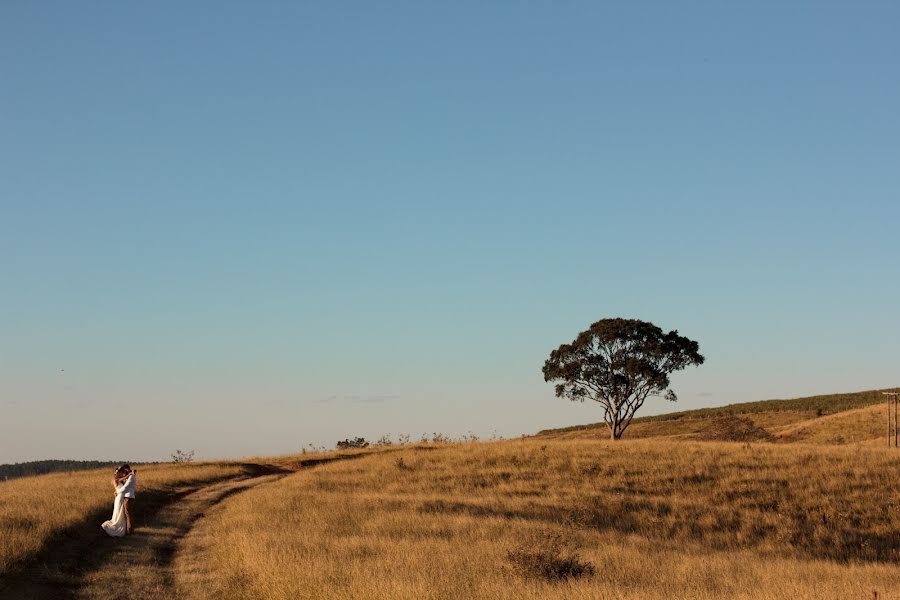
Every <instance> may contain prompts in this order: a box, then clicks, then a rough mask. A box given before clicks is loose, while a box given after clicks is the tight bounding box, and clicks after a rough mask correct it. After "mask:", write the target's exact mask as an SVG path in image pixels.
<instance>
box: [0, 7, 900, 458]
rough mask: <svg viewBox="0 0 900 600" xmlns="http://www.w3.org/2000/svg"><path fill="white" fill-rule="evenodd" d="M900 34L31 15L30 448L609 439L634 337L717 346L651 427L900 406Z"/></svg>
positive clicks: (69, 451) (4, 169) (467, 18)
mask: <svg viewBox="0 0 900 600" xmlns="http://www.w3.org/2000/svg"><path fill="white" fill-rule="evenodd" d="M898 22H900V9H898V8H897V5H896V4H895V3H889V2H882V3H878V2H871V3H854V4H852V5H851V4H850V3H827V2H811V3H791V4H790V5H789V6H785V4H784V3H768V2H761V3H752V6H751V5H749V4H747V5H743V6H726V5H725V4H724V3H718V2H709V3H663V2H659V3H654V2H639V3H638V2H635V3H616V4H613V3H587V2H584V3H583V2H571V3H559V2H545V3H516V4H513V3H506V2H496V3H484V2H471V3H469V2H455V3H444V4H443V5H438V4H437V3H421V2H415V3H413V2H409V3H402V2H385V3H362V2H360V3H351V2H342V3H327V5H325V4H322V5H318V6H316V5H313V4H312V3H287V2H284V3H281V2H271V3H262V4H260V3H255V4H251V3H228V2H216V3H212V2H209V3H202V2H196V3H190V4H189V5H185V4H184V3H174V2H172V3H155V4H153V5H148V4H137V3H132V4H128V5H123V4H121V3H96V4H93V5H84V4H72V3H68V4H66V3H27V2H17V1H16V2H7V3H4V4H3V5H2V6H0V81H2V84H0V252H2V257H3V259H2V261H0V415H2V418H0V462H8V461H19V460H30V459H38V458H51V457H54V458H104V459H112V460H115V459H117V458H119V457H123V458H127V459H129V460H138V459H157V458H165V457H166V456H167V455H168V454H169V453H170V452H171V451H173V450H174V449H175V448H182V449H186V448H196V449H197V451H198V455H201V456H204V457H217V456H241V455H248V454H262V453H275V452H292V451H296V450H297V449H299V448H300V447H301V446H302V445H304V444H307V443H315V444H323V445H329V446H330V445H332V444H333V443H334V441H335V440H337V439H339V438H344V437H347V436H351V435H365V436H367V437H377V436H378V435H380V434H382V433H394V434H396V433H401V432H409V433H412V434H414V435H416V434H419V433H421V432H425V431H427V432H435V431H438V432H444V433H448V434H452V435H458V434H461V433H465V432H467V431H469V430H471V431H473V432H475V433H476V434H479V435H491V434H492V432H494V431H496V432H497V433H498V434H502V435H506V436H510V435H519V434H521V433H531V432H534V431H536V430H538V429H542V428H545V427H551V426H556V425H565V424H571V423H577V422H588V421H596V420H598V419H599V417H600V415H599V412H598V407H596V406H590V405H579V404H570V403H567V402H566V401H564V400H560V399H556V398H554V396H553V393H552V388H551V386H549V385H547V384H545V383H544V382H543V380H542V377H541V365H542V363H543V360H544V359H545V358H546V356H547V354H549V352H550V350H551V349H553V348H554V347H556V346H557V345H559V344H560V343H562V342H566V341H570V340H571V339H572V338H573V337H574V336H575V335H576V334H577V333H578V331H580V330H582V329H583V328H585V327H586V326H587V325H588V324H590V323H591V322H592V321H594V320H596V319H599V318H603V317H610V316H627V317H636V318H642V319H646V320H650V321H653V322H655V323H657V324H658V325H660V326H661V327H664V328H666V329H678V330H679V331H680V332H681V333H682V334H684V335H687V336H689V337H691V338H693V339H696V340H698V341H699V342H700V345H701V349H702V351H703V352H704V354H705V355H706V356H707V363H706V364H705V365H703V366H702V367H701V368H699V369H694V370H692V371H689V372H685V373H682V374H678V375H676V376H675V377H674V380H673V383H674V387H675V389H676V391H677V392H679V396H680V401H679V403H678V404H677V405H671V404H668V403H665V402H663V401H661V400H660V401H658V402H657V403H655V404H652V405H650V404H648V406H647V408H646V410H647V412H648V413H652V412H661V411H665V410H674V409H685V408H692V407H698V406H709V405H717V404H724V403H728V402H735V401H743V400H752V399H758V398H769V397H790V396H798V395H806V394H814V393H820V392H832V391H851V390H857V389H871V388H877V387H887V386H891V385H897V384H898V378H897V369H898V360H897V359H898V355H900V349H898V346H897V342H896V333H897V331H898V330H900V311H898V310H897V306H898V304H897V298H898V297H900V281H898V278H897V274H898V271H900V270H898V267H900V265H898V258H900V235H898V233H897V223H898V217H900V203H898V190H900V141H898V140H900V111H898V110H897V107H898V106H900V78H898V77H897V57H898V56H900V36H898V35H896V34H897V23H898ZM61 369H64V371H62V370H61Z"/></svg>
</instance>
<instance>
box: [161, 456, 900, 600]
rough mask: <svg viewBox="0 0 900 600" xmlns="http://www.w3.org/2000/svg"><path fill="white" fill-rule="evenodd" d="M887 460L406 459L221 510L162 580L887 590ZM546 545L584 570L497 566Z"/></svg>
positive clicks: (896, 577) (403, 588)
mask: <svg viewBox="0 0 900 600" xmlns="http://www.w3.org/2000/svg"><path fill="white" fill-rule="evenodd" d="M898 457H900V453H896V452H894V453H892V452H888V451H887V450H876V449H870V448H863V447H857V446H842V447H833V448H826V447H821V448H817V447H812V446H785V445H775V444H752V445H749V446H748V445H744V444H727V443H701V442H672V441H664V440H663V441H650V440H637V441H623V442H618V443H615V444H610V443H608V442H602V441H600V442H596V441H553V440H549V441H547V440H541V439H531V440H525V441H514V442H500V443H482V444H466V445H460V446H450V447H439V448H437V449H431V450H426V449H408V450H405V451H402V452H398V453H391V454H381V455H375V456H370V457H367V458H363V459H361V460H354V461H346V462H339V463H334V464H328V465H324V466H322V467H319V468H317V469H315V470H311V471H306V472H300V473H297V474H294V475H291V476H288V477H286V478H283V479H281V480H280V481H278V482H276V483H272V484H270V485H266V486H260V487H258V488H256V489H253V490H250V491H248V492H246V493H243V494H241V495H238V496H235V497H232V498H230V499H228V500H226V501H225V502H224V503H223V504H222V505H220V507H219V509H217V510H215V511H213V512H212V513H211V514H210V515H209V516H208V518H207V519H205V520H204V521H202V522H201V525H200V526H199V527H197V528H195V530H194V531H193V532H192V534H191V535H190V536H189V537H188V539H187V542H188V546H186V547H185V548H183V549H182V551H181V552H180V553H179V557H181V558H179V559H178V560H176V573H179V572H181V573H184V572H186V570H185V569H181V570H180V571H179V564H180V563H181V564H183V562H184V560H189V561H190V562H191V563H192V566H191V569H190V572H191V573H193V574H194V577H193V578H183V577H182V578H180V579H179V578H177V579H176V583H178V584H179V592H180V594H181V595H183V596H184V597H187V598H213V597H219V598H260V599H263V598H265V599H269V598H273V599H280V598H284V599H287V598H292V599H293V598H317V599H318V598H347V599H349V598H373V599H385V600H387V599H394V598H410V599H412V598H416V599H429V598H434V599H437V598H510V599H511V598H534V599H537V598H641V599H651V600H652V599H662V598H697V599H713V598H715V599H720V598H740V599H773V600H774V599H776V598H778V599H780V598H817V599H818V598H821V599H834V600H837V599H846V598H871V597H872V592H873V590H877V591H879V592H880V595H879V598H881V599H884V598H891V597H897V590H900V566H898V565H900V538H898V535H897V533H898V531H900V513H898V507H900V480H898V477H897V473H898V466H900V464H898ZM553 535H559V536H562V538H563V539H566V540H569V541H570V542H571V544H572V546H573V549H574V550H575V551H576V553H577V555H578V556H579V557H580V559H581V560H583V561H586V562H587V563H589V564H590V565H592V566H593V567H594V574H593V575H589V576H585V577H580V578H575V579H568V580H565V581H562V582H555V583H554V582H549V581H545V580H543V579H541V578H539V577H527V576H523V575H522V573H521V570H520V569H517V568H516V565H515V564H513V563H512V562H510V560H509V558H508V556H509V553H510V552H511V551H515V550H517V549H521V548H523V544H525V547H526V548H527V547H528V546H527V544H529V543H534V542H533V541H532V540H533V539H535V537H537V539H540V537H541V536H553ZM203 540H205V542H204V541H203ZM213 542H214V543H213ZM191 544H193V545H191ZM198 563H203V564H205V568H204V569H198V568H197V564H198ZM197 573H207V574H212V576H207V577H206V578H205V579H204V578H201V579H200V580H198V579H197V577H198V576H197Z"/></svg>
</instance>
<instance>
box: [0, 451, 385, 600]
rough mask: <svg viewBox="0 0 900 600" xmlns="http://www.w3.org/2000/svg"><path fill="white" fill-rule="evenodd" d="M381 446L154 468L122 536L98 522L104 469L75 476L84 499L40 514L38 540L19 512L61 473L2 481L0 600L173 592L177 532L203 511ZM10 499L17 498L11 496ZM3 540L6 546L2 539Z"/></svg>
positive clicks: (109, 599) (105, 510) (103, 513)
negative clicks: (129, 532)
mask: <svg viewBox="0 0 900 600" xmlns="http://www.w3.org/2000/svg"><path fill="white" fill-rule="evenodd" d="M379 451H382V450H380V449H375V450H364V451H355V452H346V453H321V454H312V455H300V456H282V457H274V458H268V459H256V460H253V461H252V462H243V463H221V464H217V463H208V464H206V465H197V466H195V465H184V466H172V465H162V466H159V467H154V468H153V469H149V468H148V469H146V470H142V474H145V477H144V481H146V482H147V485H145V486H143V487H139V488H138V501H137V502H136V507H135V518H136V519H135V520H136V524H135V535H133V536H127V537H125V538H109V537H108V536H106V534H105V533H103V532H102V531H101V529H100V526H99V524H100V523H101V522H102V521H103V520H105V519H106V518H108V516H109V508H110V504H111V500H112V496H111V494H110V493H109V490H108V489H107V488H106V487H105V486H104V483H105V478H106V476H107V475H108V474H107V473H105V472H104V473H92V472H86V473H79V474H77V477H78V478H80V479H79V484H80V487H79V486H72V485H70V487H71V488H72V489H75V490H77V491H79V492H81V493H83V497H79V498H78V500H79V502H76V503H74V506H69V512H68V513H62V512H59V514H56V513H54V512H53V511H51V510H45V511H42V512H41V517H40V518H39V519H38V521H37V522H43V524H44V528H45V529H46V532H42V537H40V538H36V536H37V533H38V532H37V531H36V530H35V528H33V527H31V526H30V521H29V522H26V521H25V519H24V517H23V516H22V515H23V514H25V513H23V510H24V508H25V507H27V506H28V505H29V504H33V503H35V502H37V503H38V504H40V498H41V497H42V495H46V494H43V492H45V491H46V490H47V489H48V487H47V485H48V482H57V483H59V482H58V479H59V476H58V475H45V476H38V477H32V478H23V479H20V480H16V481H15V482H7V487H5V488H3V490H4V491H7V490H8V491H9V492H10V493H12V492H13V491H15V492H16V495H15V497H13V496H12V495H10V496H9V497H7V496H0V526H2V528H0V532H2V533H4V534H5V538H9V539H5V538H4V539H0V542H3V544H0V549H4V548H7V547H9V548H13V547H16V548H18V554H17V555H12V552H9V553H8V554H9V555H10V556H11V557H12V558H9V559H8V560H7V563H8V564H10V565H12V566H13V567H14V568H11V569H7V570H5V571H3V570H0V600H6V599H10V600H21V599H23V598H29V599H30V600H76V599H83V600H119V599H122V600H124V599H126V598H145V599H154V598H159V599H169V598H176V597H178V596H177V594H176V593H175V592H174V590H173V586H174V581H175V578H174V575H173V572H172V568H173V564H172V563H173V558H174V556H175V554H176V552H177V550H178V546H179V545H180V543H181V540H182V538H183V537H184V536H185V535H186V534H187V533H188V532H189V531H190V530H191V529H192V528H193V527H194V525H195V524H196V523H197V522H198V521H200V520H201V519H202V518H203V516H204V515H205V514H206V512H207V511H208V510H209V509H210V508H211V507H213V506H215V505H216V504H218V503H220V502H221V501H223V500H224V499H226V498H229V497H231V496H234V495H237V494H241V493H244V492H246V491H247V490H249V489H251V488H255V487H257V486H266V485H268V484H271V483H273V482H275V481H277V480H278V479H280V478H281V477H284V476H285V475H287V474H289V473H292V472H296V471H300V470H302V469H307V468H310V467H316V466H319V465H323V464H327V463H331V462H333V461H337V460H347V459H353V458H359V457H362V456H365V455H366V454H368V453H377V452H379ZM145 471H146V472H145ZM176 484H178V485H177V486H176ZM98 493H99V494H100V496H101V497H102V498H103V500H104V502H103V506H102V507H100V508H97V507H95V506H94V504H95V501H96V498H95V497H94V496H95V495H96V494H98ZM17 498H18V502H12V503H10V502H9V500H16V499H17ZM25 500H31V502H30V503H29V502H25ZM48 506H49V505H47V506H44V507H43V508H45V509H46V508H48ZM30 538H36V539H33V540H32V541H33V542H34V544H35V545H34V548H30V549H28V553H25V551H24V550H23V549H22V548H21V546H22V544H21V540H24V539H30ZM10 540H12V543H7V542H9V541H10ZM17 543H18V545H17ZM2 556H3V555H0V557H2ZM2 564H4V563H0V565H2Z"/></svg>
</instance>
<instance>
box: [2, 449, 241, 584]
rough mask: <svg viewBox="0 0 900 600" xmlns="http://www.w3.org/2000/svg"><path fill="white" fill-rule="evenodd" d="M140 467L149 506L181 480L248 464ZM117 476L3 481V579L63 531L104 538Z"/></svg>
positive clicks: (222, 474) (207, 478)
mask: <svg viewBox="0 0 900 600" xmlns="http://www.w3.org/2000/svg"><path fill="white" fill-rule="evenodd" d="M136 468H137V470H138V482H139V484H140V487H139V491H140V496H141V506H142V509H144V510H146V509H147V508H149V507H150V506H151V505H152V504H153V502H154V501H155V499H156V497H157V496H166V495H169V494H170V493H171V491H172V490H173V489H174V488H176V487H178V486H182V485H187V484H197V483H207V482H211V481H216V480H219V479H223V478H226V477H233V476H235V475H237V474H239V473H240V472H241V471H242V469H243V467H241V466H239V465H229V464H189V465H187V464H186V465H172V464H166V465H146V466H144V465H139V466H137V467H136ZM112 476H113V473H112V469H96V470H93V471H79V472H76V473H52V474H49V475H38V476H34V477H22V478H20V479H11V480H9V481H0V579H2V577H3V575H4V574H5V573H7V572H9V571H11V570H14V569H16V568H17V567H19V566H21V565H23V564H25V563H27V562H29V561H31V560H34V559H35V558H36V557H37V556H38V555H39V554H40V553H41V552H42V551H44V550H45V549H47V548H48V547H50V546H52V545H53V544H54V543H55V541H56V540H57V539H59V538H60V537H63V538H71V537H75V536H80V537H82V538H84V539H85V540H88V541H90V540H94V539H97V540H102V539H103V537H104V536H105V534H104V533H103V532H102V530H101V529H100V523H102V522H103V521H105V520H106V519H108V518H109V517H110V515H111V513H112V505H113V497H114V494H113V490H112V486H111V484H110V480H111V479H112Z"/></svg>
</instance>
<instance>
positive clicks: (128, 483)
mask: <svg viewBox="0 0 900 600" xmlns="http://www.w3.org/2000/svg"><path fill="white" fill-rule="evenodd" d="M136 485H137V474H135V473H130V474H129V475H128V477H126V478H125V481H123V482H122V483H120V484H119V485H117V486H116V493H117V494H124V496H125V497H126V498H134V488H135V486H136Z"/></svg>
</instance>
